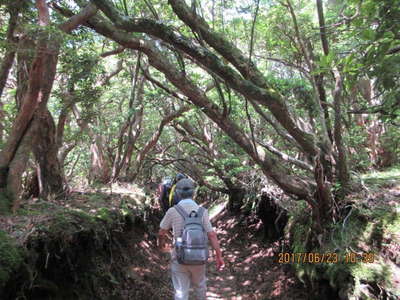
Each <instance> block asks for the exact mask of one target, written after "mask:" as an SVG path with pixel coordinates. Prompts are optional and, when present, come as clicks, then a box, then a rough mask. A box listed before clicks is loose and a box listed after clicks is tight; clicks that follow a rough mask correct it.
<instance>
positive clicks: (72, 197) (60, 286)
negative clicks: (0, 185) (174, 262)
mask: <svg viewBox="0 0 400 300" xmlns="http://www.w3.org/2000/svg"><path fill="white" fill-rule="evenodd" d="M153 200H154V199H152V198H151V197H146V196H145V195H144V193H143V192H142V191H141V190H140V189H139V188H137V187H135V186H130V187H128V188H123V187H118V186H114V187H113V191H111V190H100V191H99V190H98V191H92V192H90V191H87V192H85V193H81V192H72V193H70V194H69V195H68V197H67V198H65V199H64V200H59V201H51V202H48V201H41V200H40V199H31V200H30V201H29V202H26V203H24V204H23V206H22V208H21V209H20V210H19V211H18V212H17V214H16V215H10V216H2V217H0V227H1V228H0V295H1V297H0V298H1V299H2V300H3V299H4V300H5V299H65V300H67V299H68V300H70V299H144V297H147V298H148V299H160V298H159V297H160V296H162V297H167V298H168V297H169V296H170V289H169V285H168V284H164V285H162V284H160V285H159V287H157V288H154V287H153V289H148V286H147V285H148V284H149V282H151V281H160V282H163V281H164V280H167V279H168V278H164V277H165V276H164V272H165V270H163V269H162V268H161V265H162V264H161V263H160V261H159V259H160V258H158V257H155V256H154V255H153V256H152V255H151V252H149V247H150V246H151V245H150V244H149V243H150V240H151V241H153V242H155V241H154V238H151V236H152V232H154V231H155V228H154V226H155V224H156V223H157V222H158V221H159V218H160V216H159V215H158V212H157V211H156V210H155V209H154V208H153V206H152V205H153V204H154V203H153V202H152V201H153ZM149 216H151V220H149ZM144 241H148V242H147V243H143V242H144ZM151 247H153V246H151ZM144 265H146V267H145V269H147V270H153V272H150V275H149V278H147V280H146V277H143V276H142V275H143V274H141V271H140V270H142V269H143V266H144ZM135 266H137V267H136V269H135ZM146 286H147V287H146Z"/></svg>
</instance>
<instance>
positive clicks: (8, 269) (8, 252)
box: [0, 231, 23, 291]
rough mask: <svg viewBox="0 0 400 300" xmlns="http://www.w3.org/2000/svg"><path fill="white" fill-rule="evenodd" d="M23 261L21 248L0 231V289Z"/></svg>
mask: <svg viewBox="0 0 400 300" xmlns="http://www.w3.org/2000/svg"><path fill="white" fill-rule="evenodd" d="M22 262H23V255H22V250H21V249H20V248H18V247H17V246H16V244H15V241H14V240H13V239H12V238H10V237H9V236H8V235H7V234H6V233H5V232H3V231H0V291H1V289H2V288H3V287H4V285H5V284H6V283H7V281H8V280H9V279H10V278H11V276H12V274H13V272H16V271H17V270H18V268H19V267H20V265H21V263H22Z"/></svg>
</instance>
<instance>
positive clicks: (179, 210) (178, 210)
mask: <svg viewBox="0 0 400 300" xmlns="http://www.w3.org/2000/svg"><path fill="white" fill-rule="evenodd" d="M174 208H175V209H176V211H177V212H178V213H179V214H180V215H181V216H182V217H183V219H184V220H186V219H187V218H188V217H189V215H188V214H187V212H186V211H185V210H184V209H183V208H182V207H181V206H180V205H179V204H176V205H174Z"/></svg>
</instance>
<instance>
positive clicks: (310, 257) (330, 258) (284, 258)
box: [278, 252, 375, 264]
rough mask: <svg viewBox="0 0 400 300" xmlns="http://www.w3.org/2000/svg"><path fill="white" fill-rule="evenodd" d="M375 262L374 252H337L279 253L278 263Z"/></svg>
mask: <svg viewBox="0 0 400 300" xmlns="http://www.w3.org/2000/svg"><path fill="white" fill-rule="evenodd" d="M374 261H375V254H374V253H372V252H365V253H356V252H348V253H342V254H340V253H336V252H327V253H318V252H298V253H290V252H280V253H278V263H280V264H294V263H298V264H302V263H311V264H321V263H327V264H338V263H346V264H355V263H373V262H374Z"/></svg>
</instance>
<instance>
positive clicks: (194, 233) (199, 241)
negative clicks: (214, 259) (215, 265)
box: [174, 204, 208, 265]
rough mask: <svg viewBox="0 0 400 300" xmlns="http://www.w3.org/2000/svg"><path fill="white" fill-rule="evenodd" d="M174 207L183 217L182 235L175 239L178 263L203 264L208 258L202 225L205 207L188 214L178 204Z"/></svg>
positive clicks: (206, 242) (205, 237) (206, 238)
mask: <svg viewBox="0 0 400 300" xmlns="http://www.w3.org/2000/svg"><path fill="white" fill-rule="evenodd" d="M174 208H175V209H176V211H177V212H178V213H179V214H180V215H181V216H182V217H183V219H184V222H185V224H184V227H183V232H182V236H181V237H180V238H177V240H176V241H175V250H176V256H177V260H178V263H180V264H183V265H203V264H205V263H206V262H207V259H208V237H207V233H206V231H205V230H204V227H203V214H204V211H205V208H203V207H199V209H198V210H197V212H196V211H194V210H193V211H191V212H190V214H188V213H187V212H186V211H185V210H184V209H183V208H182V207H181V206H179V204H177V205H175V206H174Z"/></svg>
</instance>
